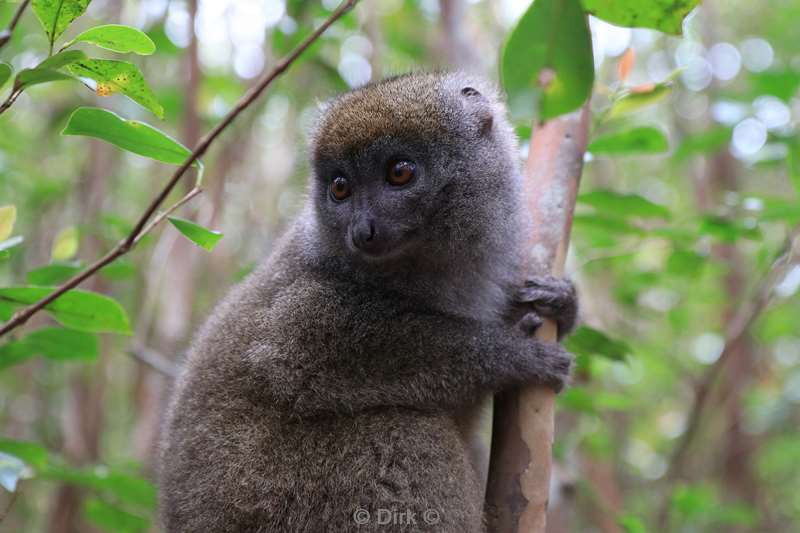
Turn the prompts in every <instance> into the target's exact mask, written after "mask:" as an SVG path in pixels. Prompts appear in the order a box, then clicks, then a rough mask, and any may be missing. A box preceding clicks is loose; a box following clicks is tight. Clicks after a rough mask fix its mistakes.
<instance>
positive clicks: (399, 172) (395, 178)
mask: <svg viewBox="0 0 800 533" xmlns="http://www.w3.org/2000/svg"><path fill="white" fill-rule="evenodd" d="M416 173H417V165H416V164H415V163H414V162H413V161H408V160H405V159H401V160H399V161H393V162H392V163H390V164H389V175H388V176H386V181H388V182H389V183H391V184H392V185H397V186H400V185H405V184H406V183H408V182H410V181H411V180H412V179H414V176H415V175H416Z"/></svg>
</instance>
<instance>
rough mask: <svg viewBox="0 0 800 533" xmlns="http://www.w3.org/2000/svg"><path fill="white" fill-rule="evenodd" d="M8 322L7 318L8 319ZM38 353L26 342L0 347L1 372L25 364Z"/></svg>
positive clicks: (11, 343)
mask: <svg viewBox="0 0 800 533" xmlns="http://www.w3.org/2000/svg"><path fill="white" fill-rule="evenodd" d="M6 320H7V318H6ZM34 355H36V352H35V351H34V350H33V348H32V347H31V346H29V345H28V344H26V343H24V342H19V341H13V342H7V343H5V344H2V345H0V370H3V369H5V368H8V367H11V366H14V365H18V364H20V363H24V362H25V361H27V360H28V359H30V358H31V357H33V356H34Z"/></svg>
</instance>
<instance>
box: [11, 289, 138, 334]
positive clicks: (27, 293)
mask: <svg viewBox="0 0 800 533" xmlns="http://www.w3.org/2000/svg"><path fill="white" fill-rule="evenodd" d="M55 289H56V288H55V287H6V288H0V303H5V304H6V305H10V306H12V307H19V306H25V305H30V304H33V303H36V302H37V301H39V300H41V299H42V298H44V297H45V296H47V295H48V294H50V293H51V292H53V291H54V290H55ZM45 309H46V310H47V311H48V312H49V313H50V314H51V315H53V317H54V318H55V319H56V320H57V321H59V322H60V323H61V324H62V325H64V326H66V327H68V328H72V329H77V330H80V331H89V332H92V333H102V332H112V333H123V334H129V333H130V325H129V323H128V315H127V314H126V313H125V309H123V308H122V306H121V305H119V304H118V303H117V302H116V301H115V300H113V299H112V298H109V297H108V296H105V295H103V294H98V293H96V292H89V291H83V290H79V289H72V290H70V291H67V292H66V293H64V294H63V295H61V297H59V298H58V299H56V300H55V301H54V302H51V303H50V304H48V305H47V306H45Z"/></svg>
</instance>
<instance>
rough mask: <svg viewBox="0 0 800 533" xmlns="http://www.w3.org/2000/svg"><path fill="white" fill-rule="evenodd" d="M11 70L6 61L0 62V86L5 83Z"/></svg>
mask: <svg viewBox="0 0 800 533" xmlns="http://www.w3.org/2000/svg"><path fill="white" fill-rule="evenodd" d="M12 72H13V70H12V69H11V65H9V64H8V63H0V88H2V87H3V85H5V83H6V82H7V81H8V79H9V78H10V77H11V74H12Z"/></svg>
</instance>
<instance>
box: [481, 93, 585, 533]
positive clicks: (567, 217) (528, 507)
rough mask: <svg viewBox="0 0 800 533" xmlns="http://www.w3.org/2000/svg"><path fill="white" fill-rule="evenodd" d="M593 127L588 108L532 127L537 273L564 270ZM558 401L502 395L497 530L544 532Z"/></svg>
mask: <svg viewBox="0 0 800 533" xmlns="http://www.w3.org/2000/svg"><path fill="white" fill-rule="evenodd" d="M588 127H589V109H588V106H585V107H584V108H583V109H581V110H580V111H576V112H574V113H571V114H569V115H564V116H561V117H559V118H556V119H553V120H551V121H549V122H546V123H544V124H542V125H540V126H537V127H535V128H534V131H533V134H532V136H531V146H530V152H529V156H528V162H527V164H526V167H525V176H526V178H527V179H526V191H525V194H526V198H527V202H528V206H529V209H530V212H531V216H532V219H533V228H532V233H531V236H530V240H529V242H530V262H529V264H530V270H531V272H532V273H536V274H544V273H552V274H554V275H557V276H558V275H562V274H563V272H564V262H565V259H566V255H567V247H568V244H569V232H570V229H571V227H572V212H573V209H574V206H575V198H576V196H577V193H578V183H579V181H580V175H581V171H582V169H583V156H584V153H585V151H586V144H587V140H588ZM556 334H557V332H556V328H555V324H554V323H552V322H550V321H546V322H545V324H544V325H543V326H542V327H541V328H540V329H539V331H538V332H537V335H536V336H537V338H539V339H540V340H544V341H548V342H555V340H556ZM554 400H555V394H554V393H553V391H552V390H550V389H547V388H544V387H530V388H524V389H521V390H514V391H509V392H507V393H505V394H503V395H500V396H498V397H497V398H496V402H495V415H494V431H493V437H492V452H491V462H490V470H489V482H488V495H487V517H488V519H489V525H490V530H491V531H494V532H497V533H500V532H502V533H506V532H508V533H511V532H525V533H534V532H544V531H545V524H546V514H547V504H548V500H549V493H550V468H551V447H552V443H553V430H554V422H553V412H554Z"/></svg>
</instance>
